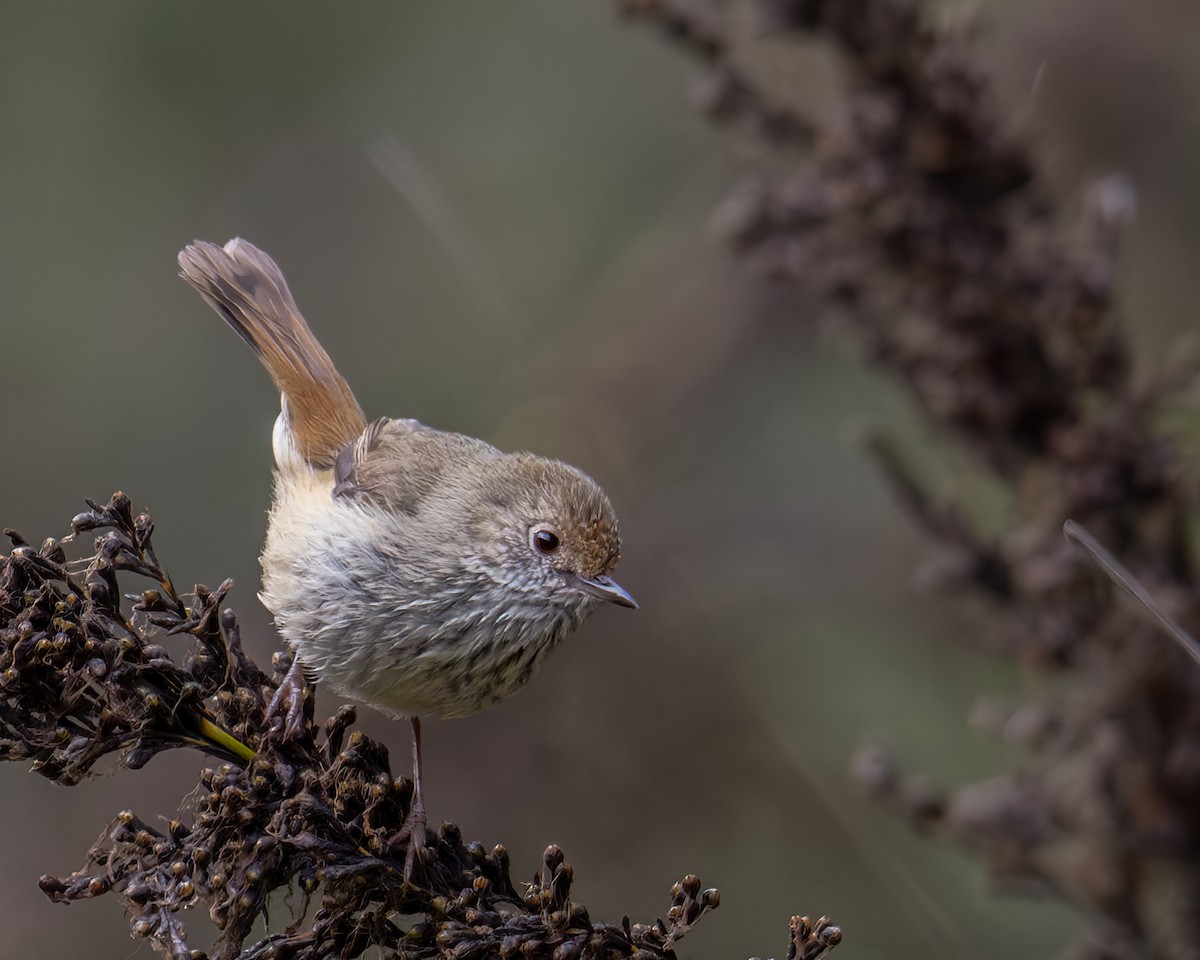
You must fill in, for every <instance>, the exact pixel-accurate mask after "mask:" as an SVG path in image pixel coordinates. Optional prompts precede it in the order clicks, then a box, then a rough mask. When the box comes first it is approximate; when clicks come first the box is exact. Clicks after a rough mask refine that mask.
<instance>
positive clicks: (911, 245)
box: [617, 0, 1200, 960]
mask: <svg viewBox="0 0 1200 960" xmlns="http://www.w3.org/2000/svg"><path fill="white" fill-rule="evenodd" d="M617 5H618V7H619V9H620V10H621V11H622V12H624V13H625V14H627V15H628V16H630V17H631V18H635V19H637V20H639V21H642V22H644V23H646V24H648V25H650V26H652V27H654V28H656V29H657V30H658V31H659V32H660V33H661V34H662V35H663V36H664V37H665V38H667V39H668V40H669V41H670V42H672V43H674V44H675V45H677V46H679V47H680V48H682V49H683V50H685V51H686V52H687V53H688V54H690V55H692V56H693V57H694V58H695V59H696V60H697V61H698V62H699V63H700V64H701V66H702V67H703V69H704V72H705V78H704V83H703V87H702V90H703V92H704V98H703V103H704V105H705V106H706V107H707V109H708V111H709V113H710V115H711V116H712V118H713V119H714V120H715V121H717V122H720V123H723V124H726V125H729V126H731V127H733V128H734V129H736V130H738V131H741V132H745V133H747V134H749V135H751V136H753V137H755V138H756V140H757V144H758V148H759V149H758V155H759V156H760V157H762V158H763V159H764V161H765V162H763V163H762V170H761V171H760V172H757V173H755V174H754V175H752V176H750V177H749V178H748V179H747V182H746V183H744V184H743V185H742V186H741V187H740V188H739V189H737V190H736V191H735V192H734V194H733V195H732V196H731V197H730V198H729V199H728V200H727V201H725V202H724V204H722V206H721V207H720V209H719V211H718V216H717V222H718V225H719V227H720V228H721V230H722V231H723V234H724V236H725V238H726V239H727V241H728V242H729V244H730V245H731V247H732V249H733V250H734V251H735V252H736V253H737V254H738V255H739V256H740V257H742V258H744V259H745V260H746V261H747V262H748V263H749V264H750V265H752V266H753V267H754V268H755V269H756V270H757V271H759V273H760V275H761V276H762V277H763V278H764V283H769V284H772V285H773V286H774V287H776V289H781V290H783V291H784V292H785V293H786V292H789V291H790V292H792V293H794V294H795V298H794V300H792V301H791V302H792V304H793V310H794V313H795V314H796V316H797V318H798V319H803V318H805V317H807V316H809V315H811V314H812V313H813V312H814V311H813V309H812V307H813V305H814V303H820V304H822V305H824V306H825V307H826V308H829V307H833V308H834V312H835V313H836V314H837V315H838V316H839V317H840V318H842V321H843V323H844V324H845V325H846V326H847V327H848V328H849V329H850V330H852V331H853V332H854V334H855V335H856V337H857V339H858V341H859V342H860V343H861V344H862V345H863V347H864V352H865V354H866V355H867V357H868V358H869V359H870V360H871V361H872V362H873V363H874V364H875V365H876V366H878V367H879V368H880V369H881V370H883V371H885V372H886V373H887V374H888V375H890V376H891V377H893V378H894V379H895V380H896V381H898V382H899V383H900V384H902V385H903V386H904V387H905V388H906V389H907V390H908V391H909V392H910V393H911V395H912V396H913V398H914V399H915V401H916V402H917V404H918V405H919V407H920V408H921V409H922V410H923V411H924V413H925V414H926V415H927V417H928V419H929V421H930V422H931V423H932V424H933V425H934V426H935V427H936V428H938V429H939V430H940V432H941V435H942V436H943V437H944V438H945V440H946V441H947V442H948V443H949V444H951V445H953V446H954V447H955V448H956V449H957V450H959V451H962V452H963V453H965V454H967V455H968V457H969V458H970V459H971V460H972V461H973V462H974V463H975V464H976V465H977V468H978V470H979V471H980V472H981V473H984V474H987V475H990V478H991V481H992V482H994V483H997V484H999V485H1001V486H1003V487H1006V488H1007V489H1008V491H1009V494H1010V497H1011V502H1012V504H1013V510H1012V514H1013V515H1014V516H1016V517H1019V520H1018V521H1017V522H1016V523H1015V524H1014V525H1013V526H1012V528H1011V529H1009V530H1007V531H1005V532H1004V533H1003V534H1002V535H1001V536H999V537H998V538H995V539H994V540H989V539H988V538H986V537H984V536H982V535H981V534H980V533H979V532H977V530H976V529H974V528H973V526H972V524H971V522H970V520H969V518H968V516H967V511H964V510H962V509H955V508H953V507H951V506H947V505H944V504H942V503H940V502H938V498H937V497H936V496H934V495H931V494H930V493H929V492H928V490H927V485H926V484H925V483H923V482H922V481H921V479H920V478H918V477H917V476H916V475H915V473H914V471H913V470H912V469H911V468H910V467H909V466H908V464H907V463H906V458H905V457H904V456H903V455H902V452H901V451H900V450H899V449H898V447H897V445H896V444H895V443H893V442H892V441H891V440H890V439H889V438H887V437H886V436H875V437H873V438H872V439H871V443H870V451H871V452H872V453H873V454H874V455H875V457H876V459H877V460H878V462H879V464H880V466H881V468H882V469H883V472H884V474H885V476H886V477H887V479H888V480H889V481H890V483H891V486H892V487H893V489H894V491H895V493H896V494H897V498H898V499H899V501H900V502H901V504H902V506H903V507H904V508H905V509H906V510H907V512H908V513H910V514H911V515H912V517H913V518H914V520H915V521H916V523H917V524H918V525H919V527H920V528H921V529H922V530H923V531H924V532H925V533H926V534H927V536H928V538H929V541H930V543H931V545H932V546H933V548H934V550H935V552H936V558H935V562H934V563H933V564H931V569H932V570H933V571H934V573H935V574H936V576H934V577H931V578H927V579H930V580H931V581H936V583H937V584H939V585H941V586H944V587H948V588H953V589H954V590H955V591H956V592H958V593H959V594H965V595H972V594H973V595H975V596H976V597H978V598H981V599H982V600H983V601H985V603H986V604H987V610H988V616H987V621H988V624H987V629H986V639H987V640H988V641H989V643H990V644H991V645H992V646H995V645H996V643H997V641H1000V642H1001V646H1002V648H1003V649H1006V650H1008V651H1009V652H1010V653H1011V654H1012V655H1013V656H1016V657H1019V658H1020V659H1021V660H1022V661H1023V662H1024V663H1025V664H1027V665H1028V666H1029V667H1030V668H1031V669H1033V670H1038V671H1041V672H1043V673H1044V674H1045V675H1046V676H1047V678H1048V679H1051V680H1058V681H1060V682H1058V683H1052V684H1050V685H1049V687H1048V689H1050V690H1051V691H1052V693H1051V695H1049V696H1045V697H1044V698H1043V699H1041V700H1039V701H1037V702H1034V703H1029V704H1023V705H1017V706H1015V707H998V706H996V705H995V704H987V703H985V704H982V705H981V706H980V708H979V709H978V711H977V719H978V720H979V721H980V722H982V723H984V724H987V725H991V726H992V727H994V728H995V729H996V730H997V731H998V732H999V733H1001V734H1002V735H1003V736H1005V737H1007V738H1008V739H1010V740H1012V741H1015V742H1019V743H1021V744H1024V745H1025V746H1026V747H1027V759H1026V761H1025V762H1024V763H1022V765H1021V766H1020V768H1019V769H1018V770H1016V771H1014V772H1012V773H1009V774H1005V775H1001V776H998V777H996V778H995V779H994V780H991V781H988V782H985V783H980V784H976V785H973V786H970V787H967V788H965V789H960V790H958V791H957V792H954V793H951V794H947V795H943V794H942V793H940V792H936V791H931V790H930V789H929V788H928V787H927V786H922V785H921V781H919V780H916V779H913V778H908V777H905V776H903V775H902V774H900V773H899V772H898V771H897V769H896V768H895V766H894V765H893V764H892V763H891V762H890V761H888V760H887V759H886V758H884V757H882V756H880V755H879V754H878V753H875V752H871V753H868V754H866V755H864V757H863V758H861V762H860V764H859V773H860V775H861V776H862V777H863V779H864V781H865V782H867V783H869V784H870V785H871V786H872V787H873V788H874V789H876V790H877V791H878V792H879V794H880V795H881V796H882V797H884V798H886V799H888V800H890V801H891V802H893V803H895V804H896V805H897V806H898V807H900V808H902V809H903V810H904V811H905V812H906V813H908V814H909V815H910V816H912V817H913V818H914V820H915V821H916V822H917V823H918V824H920V825H921V826H922V827H923V828H924V829H926V830H929V831H932V832H934V833H936V834H937V835H939V836H942V837H944V838H948V839H950V840H953V841H955V842H957V843H961V844H963V845H965V846H967V847H969V848H971V849H974V850H976V851H978V852H979V853H980V854H981V855H982V856H983V857H984V858H985V860H986V862H987V865H988V868H989V871H990V873H991V875H992V876H993V878H995V879H996V880H997V881H998V882H1000V883H1001V884H1002V885H1003V886H1005V887H1006V888H1008V889H1017V890H1022V891H1040V892H1048V893H1050V894H1052V895H1056V896H1059V897H1061V898H1063V899H1065V900H1067V901H1068V902H1071V903H1073V904H1075V905H1077V906H1078V907H1080V908H1081V910H1082V911H1083V913H1084V915H1085V916H1087V917H1089V918H1091V920H1092V921H1093V922H1094V930H1093V932H1092V935H1091V936H1090V937H1089V938H1088V939H1087V940H1086V941H1084V942H1082V943H1081V944H1080V945H1079V947H1078V951H1077V955H1078V956H1081V957H1095V958H1100V957H1110V956H1112V957H1115V956H1130V955H1136V956H1141V957H1147V958H1164V960H1165V958H1177V957H1184V956H1189V957H1190V956H1200V856H1198V854H1200V671H1197V670H1196V669H1195V668H1194V665H1193V664H1191V663H1189V662H1187V661H1186V660H1185V659H1184V658H1183V656H1182V654H1181V653H1180V651H1179V650H1177V649H1176V648H1175V647H1174V646H1173V645H1172V644H1171V643H1170V641H1169V640H1167V639H1165V638H1164V637H1163V636H1162V635H1160V634H1159V633H1158V631H1157V629H1156V628H1155V627H1154V626H1153V625H1150V624H1149V623H1148V622H1147V621H1146V619H1145V618H1144V617H1142V616H1141V615H1140V612H1139V611H1136V610H1134V609H1131V608H1130V606H1129V605H1128V604H1122V603H1118V602H1116V601H1115V600H1114V598H1113V596H1112V594H1111V591H1107V590H1104V589H1101V588H1100V586H1099V584H1098V581H1097V576H1096V571H1095V570H1094V568H1092V566H1091V565H1090V563H1089V562H1088V561H1087V560H1086V559H1085V558H1083V557H1082V556H1081V555H1080V554H1079V553H1078V552H1076V551H1074V550H1072V549H1071V548H1070V547H1069V546H1068V545H1067V544H1065V543H1064V542H1063V539H1062V536H1061V529H1062V524H1063V521H1064V520H1065V519H1067V518H1068V517H1071V518H1074V519H1075V520H1077V521H1079V522H1081V523H1083V524H1085V525H1086V526H1087V527H1089V528H1090V529H1091V530H1093V532H1094V533H1095V534H1096V535H1097V536H1098V538H1099V539H1100V540H1101V541H1102V542H1104V543H1106V544H1107V545H1108V546H1109V547H1110V548H1112V549H1113V550H1114V552H1115V553H1116V554H1117V555H1118V556H1120V557H1121V558H1122V560H1124V561H1125V562H1126V564H1127V565H1128V566H1129V567H1130V568H1131V569H1132V570H1133V571H1134V572H1135V573H1136V574H1137V576H1138V577H1139V578H1141V579H1142V580H1143V581H1145V582H1146V583H1147V585H1148V587H1149V588H1150V590H1151V591H1152V593H1153V594H1154V595H1155V596H1157V597H1158V598H1159V600H1160V601H1161V602H1162V603H1163V604H1164V606H1165V607H1166V608H1167V609H1169V610H1170V611H1172V612H1173V613H1174V614H1175V615H1176V616H1177V617H1178V618H1179V619H1180V620H1181V621H1182V622H1183V623H1184V624H1185V625H1187V626H1189V627H1191V628H1192V629H1194V628H1195V625H1196V623H1197V622H1198V620H1200V582H1198V581H1197V576H1196V571H1195V569H1194V567H1193V564H1192V559H1191V556H1192V547H1191V543H1190V540H1189V537H1188V529H1189V524H1188V517H1189V515H1190V513H1191V511H1192V510H1193V508H1194V506H1195V487H1194V484H1193V483H1192V482H1191V481H1190V480H1189V479H1188V477H1187V475H1186V473H1185V465H1184V462H1183V457H1182V456H1181V453H1180V451H1179V449H1178V448H1177V446H1176V445H1175V444H1174V443H1173V442H1172V441H1171V440H1170V439H1169V438H1168V437H1166V436H1164V435H1163V434H1162V433H1161V432H1160V431H1159V430H1158V429H1157V426H1156V423H1157V421H1156V416H1157V414H1158V413H1159V411H1160V410H1161V407H1162V402H1163V400H1164V398H1169V397H1170V396H1171V395H1172V393H1173V392H1174V391H1175V390H1176V388H1178V387H1179V386H1180V385H1182V384H1184V383H1186V382H1188V381H1189V380H1191V379H1192V378H1193V375H1194V373H1195V369H1194V367H1195V363H1194V358H1183V359H1182V360H1177V361H1176V363H1175V369H1170V370H1165V371H1162V372H1160V373H1158V374H1157V375H1156V376H1154V377H1153V378H1147V379H1145V380H1144V381H1141V382H1139V381H1138V380H1137V379H1136V378H1134V377H1133V376H1132V375H1131V370H1132V367H1133V364H1132V360H1131V357H1130V353H1129V350H1128V348H1127V345H1126V344H1125V342H1124V339H1123V337H1122V335H1121V328H1120V324H1119V317H1118V315H1117V311H1116V309H1115V308H1114V277H1115V273H1116V266H1117V263H1118V260H1119V256H1118V255H1119V249H1118V247H1119V241H1120V238H1121V232H1122V227H1123V225H1124V224H1125V222H1126V221H1127V220H1128V218H1129V217H1130V216H1131V215H1132V212H1133V198H1132V189H1131V187H1130V186H1129V185H1128V184H1127V183H1126V182H1125V181H1123V180H1121V179H1119V178H1110V179H1106V180H1103V181H1100V182H1098V183H1096V184H1095V185H1094V186H1092V187H1091V188H1090V189H1089V190H1088V192H1087V195H1086V198H1085V203H1084V205H1083V206H1084V213H1083V217H1082V220H1081V222H1080V223H1079V224H1078V225H1077V227H1076V229H1075V231H1074V235H1073V237H1072V238H1070V239H1067V238H1066V236H1065V232H1064V230H1063V228H1062V224H1061V218H1060V217H1059V216H1058V215H1057V211H1056V209H1055V198H1054V197H1053V194H1052V192H1051V191H1050V190H1049V189H1048V188H1047V187H1046V185H1045V183H1044V179H1045V178H1044V176H1043V175H1042V174H1041V172H1040V171H1039V169H1038V164H1037V161H1036V157H1035V156H1034V154H1033V152H1032V151H1031V149H1030V147H1029V145H1028V142H1027V138H1026V137H1025V136H1023V133H1022V129H1021V127H1022V124H1021V122H1019V121H1013V122H1009V121H1007V120H1006V119H1005V118H1004V117H1003V116H1002V114H1001V113H1000V111H999V109H998V107H997V105H996V104H995V102H994V101H993V97H992V93H991V90H990V88H989V82H988V78H987V77H986V76H985V75H984V73H983V72H982V71H981V70H980V69H979V67H978V66H977V59H976V57H975V56H974V51H973V48H972V43H971V37H970V36H969V35H968V32H967V31H966V30H963V29H950V28H934V27H932V26H930V25H929V21H928V19H927V17H926V16H925V13H926V11H924V10H922V8H921V6H920V4H918V3H916V2H912V0H746V2H743V3H736V4H721V3H712V2H704V0H618V3H617ZM767 33H769V34H771V36H772V48H773V51H774V52H775V54H776V56H775V57H774V59H773V60H772V64H773V67H774V70H773V74H772V75H774V76H779V75H785V74H786V71H785V70H784V69H783V68H782V67H781V60H782V59H783V53H781V50H782V51H787V50H790V51H791V52H792V54H793V55H794V57H795V58H796V59H797V61H799V60H801V59H802V58H804V57H805V56H806V55H808V53H809V52H810V51H811V49H812V46H813V43H814V42H816V43H820V44H823V45H824V46H825V47H826V48H827V49H828V50H830V51H832V52H833V53H834V55H835V58H836V60H837V63H838V65H839V67H840V87H839V92H838V99H837V102H836V104H835V106H834V108H833V109H832V110H827V111H825V112H826V114H828V115H831V116H832V117H833V119H832V120H830V121H825V122H821V121H819V120H816V119H812V118H811V117H810V113H812V111H809V110H806V107H805V92H804V91H797V90H795V89H776V90H771V89H768V88H766V87H765V86H763V85H761V84H758V83H756V81H755V72H754V70H753V60H752V53H749V54H748V53H747V52H746V51H747V50H748V49H752V47H753V44H750V43H748V42H745V41H747V40H748V39H751V38H752V39H755V40H761V39H762V37H763V35H764V34H767ZM789 45H790V46H789ZM800 131H802V132H803V135H802V136H798V135H797V134H798V132H800ZM785 302H786V301H785ZM827 312H828V309H827ZM981 632H984V631H981ZM1042 686H1043V690H1045V689H1047V685H1046V684H1043V685H1042Z"/></svg>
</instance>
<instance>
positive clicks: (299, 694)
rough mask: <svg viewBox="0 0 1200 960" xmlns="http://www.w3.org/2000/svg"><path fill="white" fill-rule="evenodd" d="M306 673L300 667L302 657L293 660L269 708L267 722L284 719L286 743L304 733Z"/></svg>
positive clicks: (295, 657)
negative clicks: (277, 718) (278, 718)
mask: <svg viewBox="0 0 1200 960" xmlns="http://www.w3.org/2000/svg"><path fill="white" fill-rule="evenodd" d="M304 689H305V680H304V671H303V669H302V668H301V666H300V657H299V656H294V657H293V658H292V665H291V666H290V667H288V672H287V673H286V674H285V675H284V678H283V680H282V681H281V682H280V684H279V686H278V687H277V688H276V689H275V696H273V697H272V698H271V703H270V704H269V705H268V706H267V713H266V720H267V722H268V723H269V722H270V721H271V720H274V719H275V718H276V717H280V716H282V717H283V739H284V742H287V741H289V740H297V739H299V738H300V735H301V734H302V733H303V732H304Z"/></svg>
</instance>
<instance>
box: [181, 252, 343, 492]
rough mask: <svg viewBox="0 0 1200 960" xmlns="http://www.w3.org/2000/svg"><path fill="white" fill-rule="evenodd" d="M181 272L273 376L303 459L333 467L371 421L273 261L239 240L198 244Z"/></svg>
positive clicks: (286, 426) (187, 254) (183, 261)
mask: <svg viewBox="0 0 1200 960" xmlns="http://www.w3.org/2000/svg"><path fill="white" fill-rule="evenodd" d="M179 267H180V276H182V277H183V279H184V280H186V281H187V282H188V283H189V284H190V285H191V286H192V287H193V288H194V289H195V290H196V291H197V292H198V293H199V294H200V296H202V297H203V298H204V299H205V301H207V303H208V305H209V306H211V307H212V308H213V309H214V310H216V311H217V313H219V314H220V315H221V316H222V317H224V318H225V322H226V323H228V324H229V326H230V327H232V328H233V330H234V331H235V332H236V333H237V334H238V336H240V337H241V338H242V339H243V340H245V341H246V343H248V344H249V345H250V347H251V349H253V350H254V352H255V353H256V354H257V355H258V358H259V360H260V361H261V362H262V365H263V366H264V367H265V368H266V370H267V373H269V374H270V375H271V380H272V381H273V382H274V383H275V386H276V388H278V390H279V392H280V393H281V394H282V395H283V400H284V404H283V406H284V414H283V416H284V417H285V418H286V421H285V423H284V429H285V430H287V431H288V432H290V434H291V437H292V439H293V441H294V444H295V448H296V451H297V453H299V455H300V457H301V458H302V459H303V460H304V461H305V462H306V463H308V464H309V465H311V466H314V467H321V468H326V467H330V466H332V465H333V462H334V461H335V460H336V459H337V455H338V453H339V452H340V451H341V449H342V448H343V447H344V446H345V445H346V444H347V443H349V442H350V441H351V440H353V439H354V438H355V437H357V436H358V435H359V434H360V433H362V431H363V430H364V429H365V428H366V425H367V421H366V417H365V416H364V415H363V412H362V408H361V407H359V405H358V401H357V400H355V399H354V394H353V392H352V391H351V390H350V386H349V384H347V383H346V381H345V380H344V379H343V378H342V375H341V374H340V373H338V372H337V369H336V368H335V367H334V365H333V361H332V360H330V359H329V354H327V353H326V352H325V350H324V349H323V348H322V347H321V345H320V344H319V343H318V342H317V338H316V337H314V336H313V333H312V331H311V330H309V328H308V324H307V323H305V321H304V317H303V316H301V314H300V311H299V309H297V307H296V301H295V300H293V299H292V294H291V291H290V290H288V285H287V281H286V280H284V278H283V272H282V271H281V270H280V269H279V267H278V266H276V264H275V261H274V260H272V259H271V258H270V257H269V256H267V254H266V253H264V252H263V251H262V250H259V249H258V247H256V246H254V244H252V243H249V242H247V241H245V240H242V239H233V240H230V241H229V242H228V243H227V244H225V246H224V247H219V246H217V245H216V244H215V243H208V242H207V241H204V240H197V241H195V242H194V243H192V244H190V245H189V246H187V247H184V248H183V250H181V251H180V253H179ZM280 466H282V464H280Z"/></svg>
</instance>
